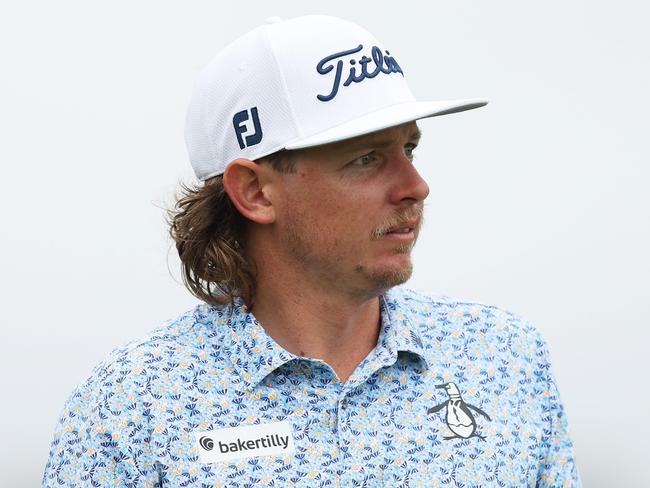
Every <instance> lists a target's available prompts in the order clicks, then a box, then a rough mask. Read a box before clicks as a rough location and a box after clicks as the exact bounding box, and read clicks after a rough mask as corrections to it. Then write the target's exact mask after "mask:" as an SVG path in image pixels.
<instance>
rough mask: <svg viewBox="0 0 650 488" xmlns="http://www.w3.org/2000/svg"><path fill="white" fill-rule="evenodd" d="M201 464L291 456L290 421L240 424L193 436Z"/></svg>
mask: <svg viewBox="0 0 650 488" xmlns="http://www.w3.org/2000/svg"><path fill="white" fill-rule="evenodd" d="M196 439H197V443H198V451H199V458H200V460H201V462H202V463H216V462H222V461H231V460H233V459H241V458H247V457H256V456H277V455H279V454H280V455H281V454H290V453H293V449H294V446H293V434H292V427H291V424H290V423H289V422H274V423H271V424H258V425H243V426H240V427H231V428H228V429H221V430H212V431H209V432H198V433H196Z"/></svg>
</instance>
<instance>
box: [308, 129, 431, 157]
mask: <svg viewBox="0 0 650 488" xmlns="http://www.w3.org/2000/svg"><path fill="white" fill-rule="evenodd" d="M420 136H421V132H420V129H419V128H418V126H417V124H416V123H415V122H407V123H405V124H401V125H397V126H395V127H389V128H387V129H382V130H379V131H376V132H371V133H369V134H364V135H362V136H357V137H353V138H351V139H346V140H345V141H339V142H333V143H331V144H324V145H322V146H316V147H312V148H308V149H304V150H302V151H304V155H305V156H308V157H310V156H312V157H320V156H324V155H331V156H336V155H343V154H346V153H353V152H358V151H363V150H366V149H379V148H382V147H387V146H390V145H392V144H400V145H401V144H405V143H407V142H415V143H417V141H418V140H419V139H420Z"/></svg>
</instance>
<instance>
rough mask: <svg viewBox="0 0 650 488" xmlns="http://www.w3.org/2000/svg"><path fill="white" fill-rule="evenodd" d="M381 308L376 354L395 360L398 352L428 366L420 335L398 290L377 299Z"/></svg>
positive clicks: (388, 292) (391, 290)
mask: <svg viewBox="0 0 650 488" xmlns="http://www.w3.org/2000/svg"><path fill="white" fill-rule="evenodd" d="M379 300H380V301H379V303H380V306H381V332H380V334H379V339H378V341H377V349H378V353H379V354H380V355H381V354H385V353H387V354H389V355H390V357H391V358H394V359H396V358H397V354H398V352H400V351H404V352H409V353H413V354H415V355H417V356H419V357H420V358H421V359H422V360H423V361H424V363H425V364H426V365H427V367H428V366H429V364H428V362H427V359H426V355H425V353H424V343H423V342H422V335H421V333H420V330H419V328H418V326H417V321H415V320H414V318H413V317H412V314H411V311H410V309H409V308H408V306H407V304H406V303H405V301H404V299H403V298H401V292H400V291H399V289H396V288H392V289H390V290H388V291H387V292H386V294H384V295H382V296H381V297H379Z"/></svg>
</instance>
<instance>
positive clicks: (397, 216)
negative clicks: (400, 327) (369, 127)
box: [273, 122, 429, 297]
mask: <svg viewBox="0 0 650 488" xmlns="http://www.w3.org/2000/svg"><path fill="white" fill-rule="evenodd" d="M419 135H420V134H419V130H418V128H417V125H416V124H415V122H411V123H408V124H404V125H401V126H398V127H393V128H389V129H385V130H381V131H378V132H375V133H372V134H369V135H366V136H360V137H357V138H354V139H350V140H348V141H343V142H339V143H333V144H328V145H325V146H319V147H315V148H310V149H306V150H302V151H300V152H299V153H298V155H297V160H296V171H295V172H294V173H288V174H283V175H282V181H281V184H280V185H279V186H278V193H279V195H280V198H279V199H277V200H276V202H274V205H275V207H276V222H275V226H274V229H273V232H274V233H275V234H276V236H277V239H278V242H280V247H281V251H282V252H283V253H286V255H287V257H288V258H289V260H290V261H291V262H294V263H296V264H297V265H298V266H299V269H300V270H301V272H302V273H303V276H305V277H306V278H307V279H309V280H311V281H312V282H314V283H317V284H318V286H323V287H326V288H329V289H331V287H335V288H336V289H339V290H341V291H344V292H347V293H349V294H352V295H353V296H358V297H372V296H376V295H377V294H380V293H382V292H383V291H385V290H386V289H388V288H390V287H392V286H395V285H397V284H400V283H403V282H405V281H406V280H407V279H408V278H409V277H410V276H411V272H412V264H411V257H410V253H411V249H412V247H413V245H414V244H415V240H416V239H417V236H418V233H419V228H420V224H421V216H422V206H423V201H424V199H425V198H426V196H427V195H428V193H429V187H428V186H427V184H426V183H425V182H424V180H423V179H422V178H421V177H420V175H419V174H418V172H417V171H416V170H415V167H414V166H413V164H412V159H413V154H412V152H413V150H414V149H415V147H416V145H417V143H418V140H419Z"/></svg>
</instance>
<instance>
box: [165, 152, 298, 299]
mask: <svg viewBox="0 0 650 488" xmlns="http://www.w3.org/2000/svg"><path fill="white" fill-rule="evenodd" d="M293 152H294V151H287V150H284V149H283V150H281V151H278V152H276V153H273V154H271V155H269V156H265V157H264V158H260V159H258V160H256V161H255V162H256V163H259V164H264V163H268V164H270V165H271V167H272V168H273V169H274V170H275V171H278V172H280V173H292V172H294V171H295V159H294V158H293ZM167 223H168V225H169V235H170V236H171V238H172V239H173V240H174V243H175V244H176V250H177V251H178V256H179V258H180V260H181V273H182V277H183V283H185V286H186V287H187V289H188V290H189V291H190V293H192V294H193V295H194V296H195V297H197V298H198V299H200V300H202V301H204V302H206V303H208V304H210V305H213V306H217V307H220V306H223V305H226V304H230V305H231V306H233V305H234V299H235V297H237V296H239V297H241V298H242V299H243V300H244V302H245V303H246V305H247V306H248V307H249V308H252V305H253V302H254V299H255V274H256V273H255V265H254V263H252V262H250V260H249V259H248V258H247V256H246V247H245V245H246V231H247V228H248V223H249V222H248V220H247V219H246V218H245V217H244V216H243V215H241V214H240V213H239V211H238V210H237V208H236V207H235V206H234V205H233V204H232V202H231V201H230V197H228V194H227V193H226V190H225V188H224V185H223V174H220V175H217V176H213V177H212V178H209V179H207V180H205V182H203V183H201V182H199V183H195V184H189V185H188V184H184V183H181V184H180V191H179V193H178V195H177V196H176V203H175V204H174V206H173V207H172V208H171V209H168V210H167Z"/></svg>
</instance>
